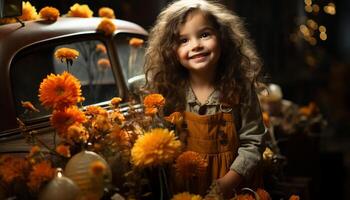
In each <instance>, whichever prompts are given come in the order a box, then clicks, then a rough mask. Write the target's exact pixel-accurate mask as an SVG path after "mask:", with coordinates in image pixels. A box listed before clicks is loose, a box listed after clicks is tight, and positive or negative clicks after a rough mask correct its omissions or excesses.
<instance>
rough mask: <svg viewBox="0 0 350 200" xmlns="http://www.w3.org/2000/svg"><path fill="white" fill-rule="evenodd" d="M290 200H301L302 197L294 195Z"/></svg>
mask: <svg viewBox="0 0 350 200" xmlns="http://www.w3.org/2000/svg"><path fill="white" fill-rule="evenodd" d="M289 200H300V197H299V196H298V195H295V194H293V195H291V196H290V197H289Z"/></svg>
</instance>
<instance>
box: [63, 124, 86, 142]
mask: <svg viewBox="0 0 350 200" xmlns="http://www.w3.org/2000/svg"><path fill="white" fill-rule="evenodd" d="M61 137H63V138H65V139H66V140H67V142H73V141H74V142H86V141H87V140H88V139H89V133H88V131H87V130H86V128H85V127H84V126H83V125H82V124H79V123H75V124H73V125H71V126H69V127H68V130H67V132H66V134H61Z"/></svg>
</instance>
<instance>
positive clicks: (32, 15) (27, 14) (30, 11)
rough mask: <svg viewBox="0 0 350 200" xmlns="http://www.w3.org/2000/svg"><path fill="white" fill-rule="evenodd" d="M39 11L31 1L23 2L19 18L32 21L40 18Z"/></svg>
mask: <svg viewBox="0 0 350 200" xmlns="http://www.w3.org/2000/svg"><path fill="white" fill-rule="evenodd" d="M38 17H39V16H38V13H37V12H36V8H35V7H34V6H32V4H30V2H29V1H27V2H24V1H23V2H22V15H21V16H19V17H18V18H19V19H21V20H23V21H30V20H36V19H38Z"/></svg>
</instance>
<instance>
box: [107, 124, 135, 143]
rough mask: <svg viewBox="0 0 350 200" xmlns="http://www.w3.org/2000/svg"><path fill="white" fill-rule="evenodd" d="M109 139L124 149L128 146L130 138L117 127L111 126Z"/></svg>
mask: <svg viewBox="0 0 350 200" xmlns="http://www.w3.org/2000/svg"><path fill="white" fill-rule="evenodd" d="M110 138H111V139H112V141H114V142H115V143H116V144H117V145H118V146H119V147H125V146H128V145H129V141H130V138H129V135H128V133H127V132H126V131H124V130H122V129H121V128H120V126H118V125H115V126H113V128H112V131H111V133H110Z"/></svg>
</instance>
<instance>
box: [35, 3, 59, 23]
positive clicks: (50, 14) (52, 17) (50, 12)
mask: <svg viewBox="0 0 350 200" xmlns="http://www.w3.org/2000/svg"><path fill="white" fill-rule="evenodd" d="M39 15H40V17H41V18H43V19H46V20H48V21H56V20H57V18H58V17H59V16H60V11H59V10H58V9H57V8H54V7H50V6H46V7H44V8H42V9H41V10H40V12H39Z"/></svg>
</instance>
